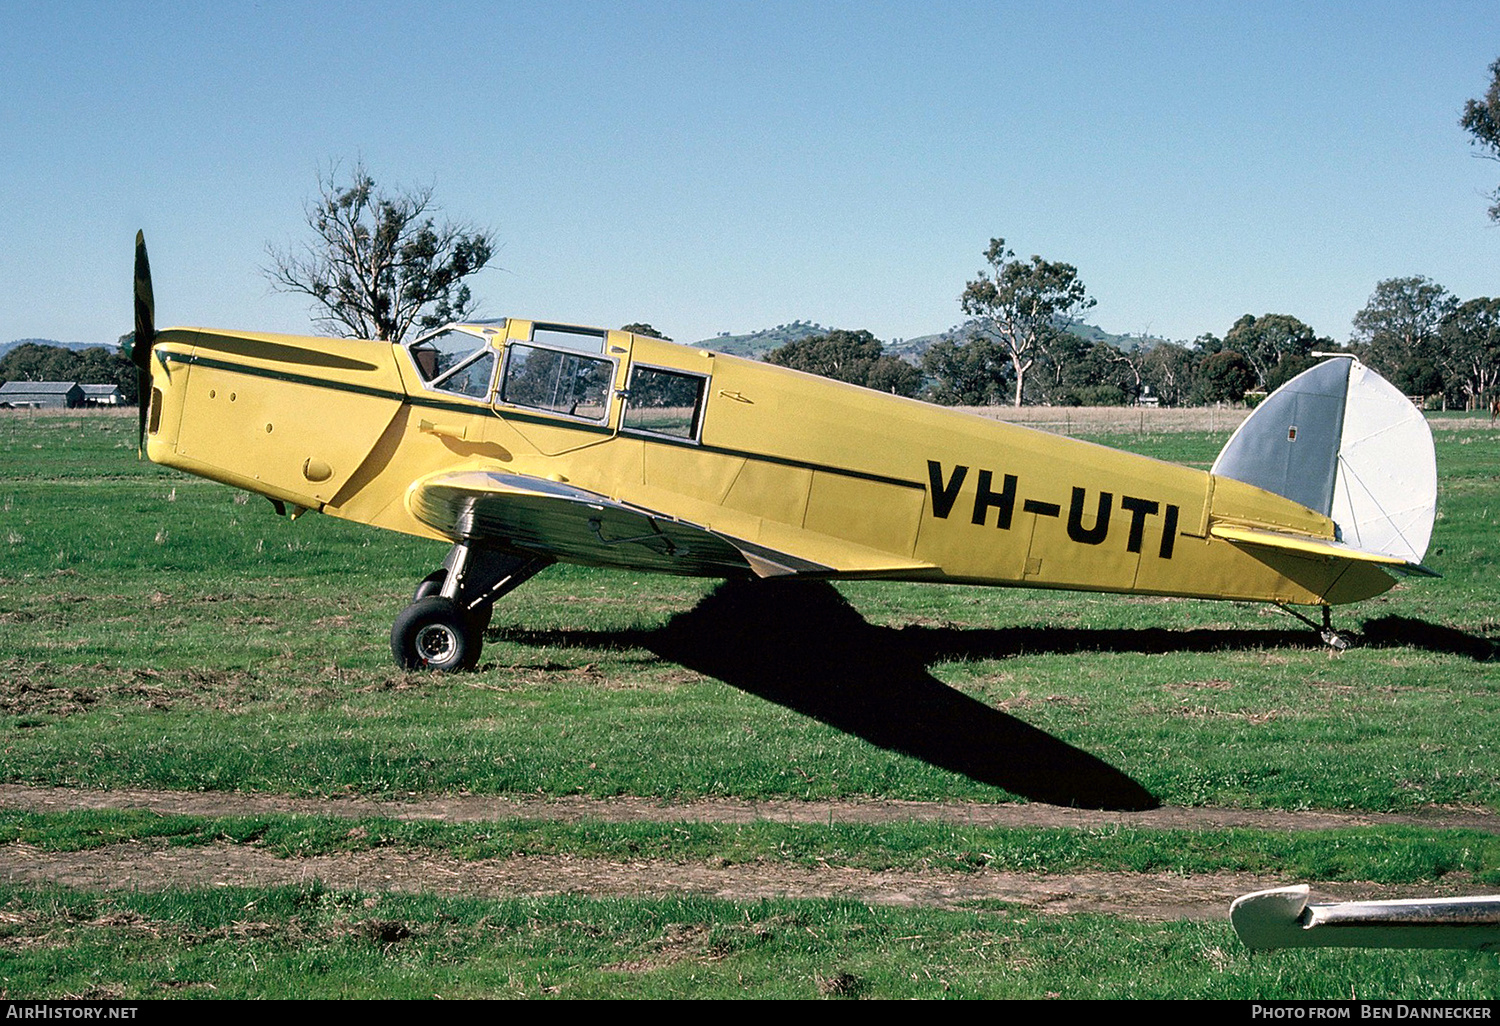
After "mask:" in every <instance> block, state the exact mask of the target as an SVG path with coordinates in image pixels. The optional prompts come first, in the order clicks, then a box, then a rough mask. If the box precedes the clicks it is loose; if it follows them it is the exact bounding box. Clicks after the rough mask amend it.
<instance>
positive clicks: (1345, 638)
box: [1276, 602, 1354, 652]
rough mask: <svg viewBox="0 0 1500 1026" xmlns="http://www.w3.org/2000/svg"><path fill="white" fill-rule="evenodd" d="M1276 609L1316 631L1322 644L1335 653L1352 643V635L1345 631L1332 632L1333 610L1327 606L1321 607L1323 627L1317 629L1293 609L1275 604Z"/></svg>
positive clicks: (1316, 626) (1310, 621)
mask: <svg viewBox="0 0 1500 1026" xmlns="http://www.w3.org/2000/svg"><path fill="white" fill-rule="evenodd" d="M1276 608H1277V609H1280V610H1281V611H1282V612H1283V613H1287V614H1290V615H1291V616H1295V617H1296V618H1297V619H1299V620H1301V621H1302V622H1303V623H1305V624H1307V625H1308V626H1309V627H1311V628H1312V629H1313V630H1315V631H1317V632H1318V637H1320V638H1322V639H1323V644H1325V645H1327V646H1328V647H1329V648H1331V649H1333V650H1334V651H1335V652H1342V651H1343V650H1344V649H1346V648H1348V647H1349V646H1350V645H1351V644H1353V643H1354V638H1353V636H1352V635H1350V634H1348V633H1346V632H1345V631H1340V630H1334V627H1333V610H1332V609H1330V608H1329V607H1328V606H1324V607H1323V626H1321V627H1319V626H1318V625H1317V624H1316V623H1314V622H1313V621H1312V620H1309V619H1308V618H1307V617H1305V616H1303V615H1302V614H1301V613H1299V612H1297V611H1296V610H1295V609H1289V608H1288V607H1286V606H1284V605H1282V604H1281V603H1280V602H1278V603H1276Z"/></svg>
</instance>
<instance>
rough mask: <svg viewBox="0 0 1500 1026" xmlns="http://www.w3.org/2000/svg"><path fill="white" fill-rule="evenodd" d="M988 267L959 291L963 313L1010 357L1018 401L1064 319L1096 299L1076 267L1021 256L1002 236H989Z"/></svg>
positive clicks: (1070, 319)
mask: <svg viewBox="0 0 1500 1026" xmlns="http://www.w3.org/2000/svg"><path fill="white" fill-rule="evenodd" d="M984 258H985V260H986V261H987V262H988V263H989V265H990V266H989V269H988V270H981V271H980V272H979V274H978V276H977V277H976V278H975V279H974V280H973V281H971V282H969V283H968V284H967V285H966V286H965V287H964V291H963V295H961V296H960V297H959V303H960V304H961V305H962V307H963V311H964V313H966V314H968V315H969V316H970V317H973V318H974V322H973V324H972V327H973V330H974V333H975V334H976V335H977V336H979V337H982V338H984V339H986V340H988V341H990V342H992V343H994V344H996V345H998V346H999V348H1000V349H1001V350H1002V351H1003V352H1004V353H1005V355H1006V356H1007V357H1008V358H1009V360H1010V364H1011V370H1012V373H1013V374H1014V378H1015V394H1014V400H1013V401H1014V405H1016V406H1020V405H1021V401H1022V396H1023V395H1024V393H1025V390H1026V373H1027V372H1028V371H1029V370H1031V368H1032V367H1034V366H1035V365H1036V364H1037V362H1038V360H1040V359H1041V358H1042V357H1043V356H1044V355H1045V353H1046V351H1047V348H1048V347H1049V345H1051V344H1052V343H1053V342H1054V340H1055V339H1057V338H1058V336H1059V333H1060V332H1061V331H1062V330H1063V328H1062V327H1061V326H1062V325H1066V324H1067V323H1068V322H1069V321H1072V320H1074V319H1076V318H1077V316H1078V315H1079V314H1081V313H1082V312H1083V311H1084V310H1087V309H1088V308H1089V307H1091V306H1093V305H1094V300H1093V299H1091V298H1090V297H1089V295H1088V292H1087V290H1086V289H1085V287H1084V284H1083V282H1082V281H1081V280H1080V279H1079V277H1078V269H1077V268H1076V267H1074V266H1073V265H1072V264H1064V263H1054V262H1052V261H1048V260H1043V259H1042V258H1041V257H1039V256H1033V257H1032V258H1031V259H1030V260H1018V259H1016V255H1015V253H1014V252H1012V251H1011V250H1009V249H1007V248H1006V246H1005V240H1004V239H991V240H990V244H989V247H988V248H987V249H986V250H985V251H984Z"/></svg>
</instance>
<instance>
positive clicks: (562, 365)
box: [500, 342, 615, 420]
mask: <svg viewBox="0 0 1500 1026" xmlns="http://www.w3.org/2000/svg"><path fill="white" fill-rule="evenodd" d="M614 372H615V365H614V361H613V360H607V359H601V358H599V357H591V356H586V355H584V354H582V353H576V352H574V353H567V352H560V351H559V350H556V349H543V348H541V347H540V346H530V345H527V344H526V343H524V342H512V343H511V344H510V355H509V357H508V358H507V359H506V361H505V380H504V382H503V383H502V384H501V386H500V401H501V402H503V403H511V404H513V405H516V406H530V407H532V408H534V409H539V410H548V411H551V412H552V413H561V414H564V415H566V416H569V417H582V418H584V419H586V420H603V419H604V418H605V417H606V416H608V415H609V398H610V383H611V381H612V380H613V379H614Z"/></svg>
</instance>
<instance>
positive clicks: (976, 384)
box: [922, 334, 1009, 406]
mask: <svg viewBox="0 0 1500 1026" xmlns="http://www.w3.org/2000/svg"><path fill="white" fill-rule="evenodd" d="M1008 362H1009V361H1008V359H1007V357H1006V354H1005V352H1004V351H1003V350H1002V349H1001V348H1000V345H999V344H998V343H997V342H995V341H994V340H993V339H990V338H984V337H979V336H974V337H970V338H968V339H966V340H964V341H959V340H958V339H957V338H955V337H953V335H951V334H949V335H945V336H943V337H942V338H941V339H939V340H938V341H936V342H934V343H933V344H932V345H930V346H928V347H927V351H926V352H925V353H923V354H922V371H923V373H924V374H926V375H927V376H928V377H929V378H931V379H932V385H931V386H930V387H929V388H928V393H927V398H929V399H931V400H932V401H933V402H935V403H941V404H943V405H944V406H993V405H996V404H997V403H999V402H1001V400H1002V398H1003V396H1004V393H1005V388H1006V377H1007V366H1008Z"/></svg>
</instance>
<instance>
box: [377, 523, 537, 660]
mask: <svg viewBox="0 0 1500 1026" xmlns="http://www.w3.org/2000/svg"><path fill="white" fill-rule="evenodd" d="M551 563H552V560H550V559H547V558H545V557H542V556H525V555H518V554H516V553H511V552H501V551H500V550H498V549H490V548H482V547H479V546H476V545H474V544H472V543H470V542H459V543H458V544H456V545H454V546H453V549H452V551H450V552H449V553H448V558H447V559H445V560H443V568H442V569H441V570H435V571H433V572H432V573H430V574H428V575H427V576H426V577H425V578H423V580H422V583H421V584H419V585H417V590H416V594H415V595H413V596H412V602H411V605H409V606H407V607H406V608H405V609H404V610H402V611H401V615H400V616H398V617H396V622H395V624H394V625H392V627H391V654H392V655H393V656H395V658H396V665H398V666H400V667H402V668H403V669H407V670H442V671H445V672H452V671H456V670H471V669H473V668H474V666H475V664H477V663H478V662H479V653H480V650H481V649H482V648H483V647H484V630H485V628H486V627H488V626H489V623H490V614H491V613H492V612H493V610H494V605H495V601H496V600H497V599H499V598H502V597H503V596H505V595H506V594H507V593H509V592H510V591H512V590H513V589H515V588H517V587H519V586H520V585H522V584H524V583H525V582H526V581H528V580H530V579H531V577H532V576H533V575H534V574H536V573H537V572H538V571H540V570H542V569H544V568H546V567H547V566H549V565H550V564H551Z"/></svg>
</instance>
